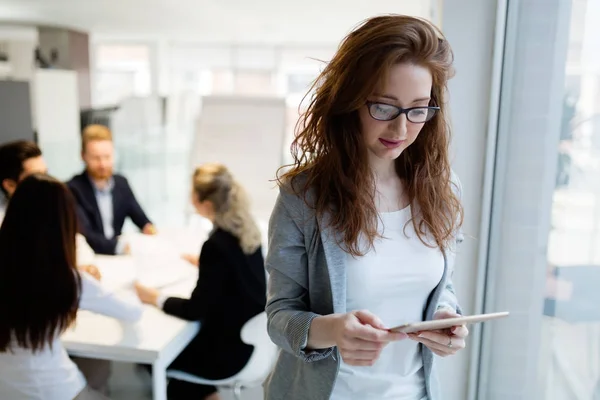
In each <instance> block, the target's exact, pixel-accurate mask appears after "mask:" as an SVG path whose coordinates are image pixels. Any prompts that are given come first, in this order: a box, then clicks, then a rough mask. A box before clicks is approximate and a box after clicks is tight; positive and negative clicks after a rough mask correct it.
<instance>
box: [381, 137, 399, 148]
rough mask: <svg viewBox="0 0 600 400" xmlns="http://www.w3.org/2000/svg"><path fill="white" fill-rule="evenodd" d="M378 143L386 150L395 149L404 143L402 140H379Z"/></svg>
mask: <svg viewBox="0 0 600 400" xmlns="http://www.w3.org/2000/svg"><path fill="white" fill-rule="evenodd" d="M379 141H380V142H381V144H383V145H384V146H385V147H387V148H388V149H395V148H396V147H399V146H401V145H402V143H404V140H389V139H381V138H379Z"/></svg>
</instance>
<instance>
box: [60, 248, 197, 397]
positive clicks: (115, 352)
mask: <svg viewBox="0 0 600 400" xmlns="http://www.w3.org/2000/svg"><path fill="white" fill-rule="evenodd" d="M178 261H179V260H178ZM178 261H175V260H173V257H172V256H171V258H170V259H169V258H167V257H165V258H164V259H161V257H160V256H157V255H156V254H145V255H138V256H96V258H95V264H96V266H97V267H98V268H99V270H100V272H101V274H102V283H103V285H104V286H106V287H107V288H108V289H109V290H111V291H114V292H115V293H117V294H118V295H119V296H124V297H127V296H131V298H132V299H135V298H136V297H135V293H134V290H133V282H134V281H135V280H139V281H140V282H142V283H144V284H147V285H149V286H154V287H157V288H159V289H160V290H161V292H163V293H165V294H168V295H173V296H179V297H188V296H189V295H190V294H191V292H192V290H193V288H194V287H195V285H196V281H197V277H198V269H197V268H196V267H194V266H192V265H191V264H190V265H188V264H187V263H185V262H183V263H181V262H178ZM199 329H200V326H199V324H198V323H196V322H188V321H183V320H181V319H178V318H175V317H171V316H169V315H166V314H164V313H163V312H162V311H161V310H159V309H157V308H156V307H153V306H147V305H144V311H143V314H142V317H141V319H140V320H139V321H137V322H135V323H124V322H120V321H118V320H116V319H114V318H110V317H106V316H103V315H98V314H94V313H92V312H89V311H85V310H80V311H79V312H78V314H77V320H76V323H75V324H74V326H73V327H72V328H70V329H68V330H67V331H66V332H65V333H64V334H63V336H62V340H63V343H64V345H65V348H66V349H67V352H68V353H69V354H70V355H73V356H79V357H87V358H93V359H102V360H111V361H120V362H129V363H139V364H150V365H152V386H153V387H152V389H153V398H154V399H155V400H166V399H167V390H166V384H167V379H166V369H167V367H168V366H169V364H170V363H171V362H172V361H173V360H174V359H175V358H176V357H177V355H179V353H180V352H181V351H182V350H183V349H184V348H185V347H186V346H187V345H188V343H189V342H190V341H191V340H192V339H193V338H194V337H195V336H196V334H197V333H198V331H199Z"/></svg>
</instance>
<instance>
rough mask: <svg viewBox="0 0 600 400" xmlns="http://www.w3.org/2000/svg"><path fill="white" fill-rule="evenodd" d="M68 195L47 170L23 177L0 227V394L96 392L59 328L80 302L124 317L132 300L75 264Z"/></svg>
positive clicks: (39, 399)
mask: <svg viewBox="0 0 600 400" xmlns="http://www.w3.org/2000/svg"><path fill="white" fill-rule="evenodd" d="M76 233H77V215H76V211H75V200H74V199H73V196H72V195H71V193H70V192H69V190H68V189H67V187H66V186H65V185H64V184H62V183H61V182H59V181H57V180H56V179H54V178H51V177H49V176H47V175H39V174H34V175H31V176H29V177H27V178H25V179H24V180H23V181H22V182H21V183H20V184H19V186H18V188H17V189H16V191H15V193H14V196H13V197H12V198H11V201H10V203H9V204H8V208H7V210H6V216H5V218H4V222H3V224H2V228H1V229H0V398H1V399H11V400H46V399H74V398H75V399H77V400H85V399H103V398H104V397H103V396H101V395H100V394H98V393H95V392H93V391H92V390H91V389H89V388H86V381H85V378H84V376H83V375H82V373H81V372H80V371H79V370H78V369H77V367H76V366H75V364H74V363H73V362H72V361H71V360H70V359H69V357H68V355H67V352H66V351H65V349H64V348H63V346H62V344H61V342H60V335H61V333H62V332H64V331H65V329H67V328H68V327H69V326H70V325H71V324H72V323H73V322H74V321H75V317H76V314H77V309H78V308H82V309H87V310H91V311H95V312H98V313H102V314H105V315H108V316H113V317H115V318H119V319H122V320H125V321H135V320H137V319H138V318H139V317H140V316H141V312H142V305H141V304H140V303H139V302H132V303H130V302H126V301H123V300H120V299H118V298H116V297H115V296H114V295H112V294H110V293H108V292H106V291H105V290H104V289H103V288H102V286H100V284H99V283H98V282H97V280H96V279H94V278H92V277H91V276H89V275H87V273H85V272H82V273H79V272H78V270H77V268H76V260H75V258H76V256H75V254H76V251H75V235H76Z"/></svg>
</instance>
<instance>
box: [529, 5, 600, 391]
mask: <svg viewBox="0 0 600 400" xmlns="http://www.w3.org/2000/svg"><path fill="white" fill-rule="evenodd" d="M598 21H600V2H598V1H594V0H578V1H573V2H572V10H571V26H570V34H569V49H568V56H567V63H566V79H565V91H564V96H563V106H562V124H561V128H560V142H559V147H558V160H557V174H556V188H555V190H554V198H553V202H552V219H551V221H552V225H551V231H550V235H549V238H548V275H547V285H546V293H545V302H544V310H543V314H544V324H543V333H542V335H543V337H544V338H545V339H544V341H543V343H544V346H543V347H542V349H541V352H540V358H541V360H542V361H543V362H541V363H540V376H541V384H542V385H544V386H545V388H544V392H545V394H546V395H545V399H547V400H570V399H573V400H597V399H600V291H599V290H598V288H599V285H600V29H599V28H598Z"/></svg>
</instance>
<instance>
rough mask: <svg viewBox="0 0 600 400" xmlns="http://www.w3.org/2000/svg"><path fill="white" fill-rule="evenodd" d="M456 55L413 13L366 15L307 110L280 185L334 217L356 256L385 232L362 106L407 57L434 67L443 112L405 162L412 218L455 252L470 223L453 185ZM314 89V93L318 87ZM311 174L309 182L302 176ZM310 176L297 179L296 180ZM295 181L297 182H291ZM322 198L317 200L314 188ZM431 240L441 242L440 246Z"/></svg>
mask: <svg viewBox="0 0 600 400" xmlns="http://www.w3.org/2000/svg"><path fill="white" fill-rule="evenodd" d="M452 61H453V55H452V50H451V48H450V45H449V44H448V42H447V41H446V39H445V38H444V36H443V34H442V33H441V32H440V31H439V30H438V29H437V28H436V27H434V26H433V25H432V24H430V23H429V22H427V21H425V20H422V19H418V18H413V17H409V16H403V15H387V16H380V17H374V18H371V19H368V20H366V21H365V22H363V23H362V24H361V25H360V26H359V27H358V28H357V29H355V30H354V31H353V32H351V33H350V34H349V35H348V36H347V37H346V38H345V39H344V40H343V41H342V43H341V44H340V47H339V48H338V51H337V52H336V54H335V56H334V57H333V59H332V60H331V61H330V62H329V63H328V64H327V65H326V67H325V68H324V70H323V72H322V73H321V74H320V75H319V77H318V78H317V79H316V81H315V82H314V83H313V85H312V87H311V90H310V92H313V95H312V96H311V98H310V102H309V103H308V107H307V109H306V111H305V112H304V113H303V115H302V116H301V118H300V120H299V121H298V125H297V126H296V138H295V140H294V141H293V143H292V149H291V150H292V155H293V159H294V162H293V164H292V165H290V166H288V167H291V168H289V169H288V170H287V171H286V172H285V173H282V174H280V176H279V177H278V182H279V185H280V186H286V187H291V188H292V190H293V192H294V193H295V194H296V195H299V196H303V198H304V201H305V202H307V205H309V206H310V207H312V208H314V209H315V211H316V214H317V216H322V215H323V214H325V213H329V215H330V220H329V221H330V224H331V225H332V226H333V228H334V229H336V230H337V231H338V232H341V233H342V236H341V238H342V239H341V241H343V243H339V244H340V245H343V246H344V247H345V249H346V251H347V252H349V253H350V254H352V255H353V256H361V255H364V254H365V248H364V246H361V244H360V243H359V237H361V235H364V236H363V237H364V238H365V239H366V240H367V242H366V243H367V245H368V247H367V249H366V250H367V251H368V250H369V249H371V248H372V247H373V243H374V241H375V239H376V238H377V237H379V236H380V235H379V233H378V231H377V218H378V213H377V209H376V206H375V193H376V188H375V180H374V179H375V178H374V175H373V172H372V171H371V169H370V167H369V163H368V159H367V157H368V153H367V152H368V150H367V148H366V146H365V145H362V143H364V142H363V139H362V133H361V131H360V123H359V116H358V113H359V109H360V108H361V107H364V106H365V103H366V101H367V98H368V97H369V96H370V95H371V94H372V93H373V92H374V90H376V88H377V87H379V85H380V84H381V83H382V82H383V80H384V79H385V78H386V77H387V74H388V72H389V71H390V69H391V68H392V67H393V66H394V65H397V64H399V63H412V64H415V65H419V66H423V67H426V68H428V69H429V71H430V72H431V74H432V78H433V85H432V90H431V104H432V105H436V106H439V107H440V108H441V110H440V111H439V112H438V113H437V114H436V115H435V116H434V117H433V119H431V120H430V121H428V122H426V123H425V125H424V126H423V128H422V130H421V132H420V133H419V135H418V137H417V139H416V140H415V141H414V143H413V144H412V145H411V146H409V147H408V148H407V149H406V150H404V151H403V152H402V154H401V155H400V156H399V157H398V159H396V161H395V164H396V171H397V173H398V176H399V177H400V178H401V179H402V180H403V181H404V183H405V190H406V191H407V194H408V196H409V198H410V201H411V204H413V205H414V206H415V207H412V213H413V214H412V219H411V222H412V224H413V225H414V227H415V231H416V233H417V235H418V237H419V239H420V240H421V241H422V242H423V243H424V244H426V245H428V246H430V247H433V246H435V247H439V248H440V249H441V250H442V251H445V250H446V249H447V248H449V247H450V246H451V243H452V240H453V238H454V235H455V233H456V231H457V230H458V228H459V227H460V225H461V224H462V218H463V210H462V206H461V204H460V201H459V199H458V197H457V195H456V194H455V192H454V190H453V188H452V185H453V184H455V183H453V182H451V174H452V172H451V167H450V161H449V157H448V148H449V144H450V127H449V124H448V121H447V119H446V118H447V117H446V113H445V105H446V101H445V92H446V84H447V81H448V79H449V78H450V77H451V76H452V74H453V69H452ZM310 92H309V93H310ZM300 175H301V176H302V177H303V179H302V180H297V179H295V178H297V177H299V176H300ZM300 181H301V182H303V183H302V184H301V185H297V184H296V182H300ZM288 184H289V185H288ZM309 190H310V191H312V192H313V194H314V197H313V196H312V195H311V197H312V199H311V201H310V204H309V202H308V201H307V197H306V195H307V193H308V192H309ZM431 239H433V241H434V242H435V244H433V243H432V242H431Z"/></svg>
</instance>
